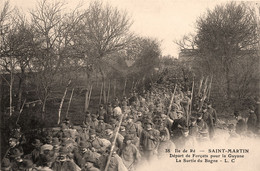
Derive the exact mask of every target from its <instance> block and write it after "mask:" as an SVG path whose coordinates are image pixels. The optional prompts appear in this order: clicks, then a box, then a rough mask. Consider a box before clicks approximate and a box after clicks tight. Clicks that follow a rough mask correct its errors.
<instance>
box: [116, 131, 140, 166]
mask: <svg viewBox="0 0 260 171" xmlns="http://www.w3.org/2000/svg"><path fill="white" fill-rule="evenodd" d="M132 141H133V138H132V137H131V136H130V135H126V136H125V138H124V145H123V147H122V149H121V150H120V156H121V158H122V160H123V163H124V165H125V166H126V168H127V169H128V170H134V168H135V166H136V165H137V164H138V162H139V161H140V159H141V155H140V152H139V150H138V149H137V147H136V146H135V145H134V144H132Z"/></svg>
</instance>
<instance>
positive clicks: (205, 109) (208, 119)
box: [202, 105, 215, 139]
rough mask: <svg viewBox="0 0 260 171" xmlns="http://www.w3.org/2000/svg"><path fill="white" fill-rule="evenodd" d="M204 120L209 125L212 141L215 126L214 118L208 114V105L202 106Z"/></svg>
mask: <svg viewBox="0 0 260 171" xmlns="http://www.w3.org/2000/svg"><path fill="white" fill-rule="evenodd" d="M202 119H203V120H204V121H205V122H206V123H207V125H208V130H209V138H210V139H212V138H213V136H214V133H215V130H214V124H213V117H212V115H211V113H209V112H208V107H207V105H203V106H202Z"/></svg>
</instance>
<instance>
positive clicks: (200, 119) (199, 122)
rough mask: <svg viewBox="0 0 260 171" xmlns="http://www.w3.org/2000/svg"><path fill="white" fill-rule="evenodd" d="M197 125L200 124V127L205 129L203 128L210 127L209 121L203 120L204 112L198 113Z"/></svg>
mask: <svg viewBox="0 0 260 171" xmlns="http://www.w3.org/2000/svg"><path fill="white" fill-rule="evenodd" d="M197 125H198V129H199V131H200V130H203V129H208V125H207V123H206V122H205V121H204V120H203V118H202V113H200V112H199V113H197Z"/></svg>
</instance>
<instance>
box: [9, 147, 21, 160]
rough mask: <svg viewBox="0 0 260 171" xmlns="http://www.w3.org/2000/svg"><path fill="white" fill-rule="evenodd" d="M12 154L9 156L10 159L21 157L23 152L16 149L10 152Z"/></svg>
mask: <svg viewBox="0 0 260 171" xmlns="http://www.w3.org/2000/svg"><path fill="white" fill-rule="evenodd" d="M12 153H13V154H11V155H10V157H13V158H15V157H19V156H22V155H23V152H21V151H20V150H19V149H18V148H15V149H14V150H13V152H12Z"/></svg>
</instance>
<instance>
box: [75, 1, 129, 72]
mask: <svg viewBox="0 0 260 171" xmlns="http://www.w3.org/2000/svg"><path fill="white" fill-rule="evenodd" d="M131 24H132V22H131V21H130V18H129V17H128V15H127V13H126V12H122V11H120V10H119V9H117V8H115V7H112V6H110V5H108V4H107V5H103V4H102V3H101V2H99V1H95V2H93V3H91V4H90V5H89V7H88V9H87V10H86V11H85V15H84V18H83V20H82V22H81V24H80V26H79V27H80V28H81V30H80V32H78V34H77V37H76V38H75V41H74V43H76V44H77V46H78V48H79V51H81V52H82V54H84V55H83V57H84V58H85V60H86V61H87V63H88V64H91V65H94V66H95V68H97V69H98V70H99V71H100V72H101V74H102V75H103V77H104V73H103V71H102V68H105V67H106V65H107V62H106V58H107V57H108V55H111V54H113V53H116V52H118V51H121V50H123V49H124V48H125V47H126V45H127V44H128V43H129V42H130V41H131V40H132V34H130V32H129V28H130V26H131Z"/></svg>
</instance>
